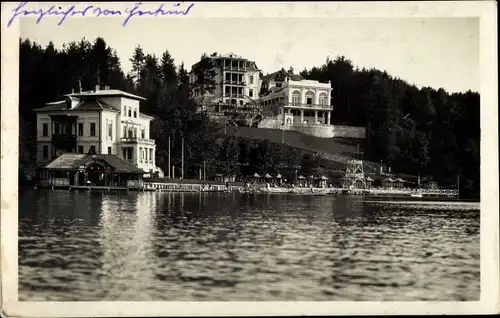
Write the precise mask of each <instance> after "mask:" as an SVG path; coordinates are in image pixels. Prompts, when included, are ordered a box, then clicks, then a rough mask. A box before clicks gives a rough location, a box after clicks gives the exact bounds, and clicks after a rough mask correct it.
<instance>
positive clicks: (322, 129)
mask: <svg viewBox="0 0 500 318" xmlns="http://www.w3.org/2000/svg"><path fill="white" fill-rule="evenodd" d="M287 126H289V128H288V129H289V130H293V131H296V132H300V133H303V134H305V135H310V136H314V137H319V138H332V137H334V133H333V130H334V126H331V125H324V124H301V123H293V124H290V125H287Z"/></svg>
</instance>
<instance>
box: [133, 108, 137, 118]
mask: <svg viewBox="0 0 500 318" xmlns="http://www.w3.org/2000/svg"><path fill="white" fill-rule="evenodd" d="M134 118H137V110H135V109H134Z"/></svg>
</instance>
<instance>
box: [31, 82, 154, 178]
mask: <svg viewBox="0 0 500 318" xmlns="http://www.w3.org/2000/svg"><path fill="white" fill-rule="evenodd" d="M141 100H144V98H143V97H140V96H136V95H133V94H129V93H127V92H123V91H121V90H116V89H110V87H108V86H105V87H104V89H101V88H100V86H99V85H96V89H95V90H94V91H84V92H78V93H71V94H67V95H65V96H64V99H63V100H60V101H55V102H51V103H47V104H46V106H45V107H42V108H38V109H36V110H35V111H36V113H37V136H36V141H37V166H38V167H43V166H46V165H47V164H48V163H49V162H51V161H53V160H54V159H56V158H58V157H60V156H61V155H63V154H68V153H73V154H75V153H76V154H96V155H114V156H116V157H118V158H119V159H121V160H123V161H126V162H127V163H129V164H132V165H134V166H136V167H137V168H138V169H141V170H143V171H144V174H145V175H147V174H150V173H156V172H158V174H160V175H163V172H162V171H161V169H159V168H157V167H156V163H155V152H156V145H155V141H154V140H153V139H150V135H149V130H150V122H151V120H152V119H153V117H151V116H148V115H145V114H143V113H141V112H140V109H139V108H140V107H139V103H140V101H141Z"/></svg>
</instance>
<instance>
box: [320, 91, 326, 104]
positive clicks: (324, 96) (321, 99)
mask: <svg viewBox="0 0 500 318" xmlns="http://www.w3.org/2000/svg"><path fill="white" fill-rule="evenodd" d="M319 104H320V105H328V95H327V94H325V93H321V95H319Z"/></svg>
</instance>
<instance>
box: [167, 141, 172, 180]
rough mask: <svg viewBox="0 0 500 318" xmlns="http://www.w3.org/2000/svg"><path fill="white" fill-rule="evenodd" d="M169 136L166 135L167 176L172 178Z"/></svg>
mask: <svg viewBox="0 0 500 318" xmlns="http://www.w3.org/2000/svg"><path fill="white" fill-rule="evenodd" d="M170 149H171V148H170V137H168V178H169V179H171V178H172V170H171V167H172V166H171V165H170Z"/></svg>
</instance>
